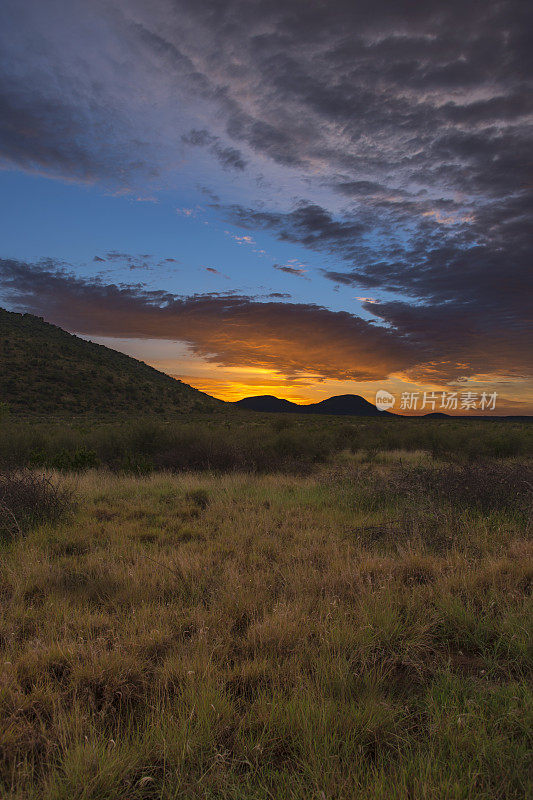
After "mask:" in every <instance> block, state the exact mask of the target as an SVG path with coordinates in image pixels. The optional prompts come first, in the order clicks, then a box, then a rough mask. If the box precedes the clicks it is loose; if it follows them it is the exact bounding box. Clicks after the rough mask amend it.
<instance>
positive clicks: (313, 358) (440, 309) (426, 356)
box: [0, 260, 531, 383]
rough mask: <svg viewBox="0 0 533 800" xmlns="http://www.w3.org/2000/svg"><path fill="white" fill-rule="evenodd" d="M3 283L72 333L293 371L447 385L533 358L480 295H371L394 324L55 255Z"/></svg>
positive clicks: (519, 333)
mask: <svg viewBox="0 0 533 800" xmlns="http://www.w3.org/2000/svg"><path fill="white" fill-rule="evenodd" d="M0 290H1V296H2V297H4V298H5V300H7V301H8V302H9V304H10V305H11V306H12V307H14V308H15V309H20V310H24V311H30V312H32V313H35V314H38V315H40V316H44V317H45V319H46V320H47V321H49V322H53V323H55V324H58V325H60V326H62V327H64V328H66V329H67V330H70V331H72V332H76V333H83V334H87V335H91V336H111V337H119V338H127V337H134V338H135V337H141V338H155V339H176V340H180V341H184V342H187V343H188V344H189V345H190V346H191V348H192V350H193V352H194V353H195V354H197V355H199V356H202V357H204V358H207V359H208V360H212V361H215V362H217V363H221V364H226V365H231V366H235V365H239V364H241V365H242V364H243V363H245V364H248V365H253V366H262V367H269V368H272V369H276V370H278V371H280V372H281V373H283V374H286V375H288V376H293V375H296V374H298V373H300V372H307V373H309V372H312V373H316V374H317V375H319V376H321V377H322V378H333V379H338V380H378V379H383V378H385V377H386V376H387V375H389V374H390V373H391V372H396V373H397V372H401V373H404V374H406V375H408V376H409V377H411V378H413V379H415V380H425V381H428V380H429V381H431V382H437V383H438V382H442V381H449V380H452V379H455V378H457V376H459V375H468V374H490V373H502V374H505V375H508V376H514V378H522V377H524V376H526V375H527V374H528V372H529V367H530V365H531V357H530V352H531V349H530V345H531V342H530V341H529V340H528V337H527V331H526V330H525V328H521V326H520V325H517V324H515V325H514V326H511V327H509V326H505V320H503V321H502V318H501V316H500V317H498V316H490V315H486V316H481V315H480V314H479V313H478V311H477V305H476V301H475V300H471V302H470V303H467V302H465V303H463V304H462V305H461V306H458V305H453V304H450V303H428V304H425V305H420V306H413V305H410V304H408V303H401V302H388V303H376V302H372V303H369V302H366V303H363V305H364V307H365V309H366V310H367V311H368V312H370V313H372V314H373V315H374V316H375V317H377V318H378V319H379V320H382V321H383V322H385V323H387V327H380V326H377V325H375V324H372V323H370V322H368V321H366V320H363V319H361V318H360V317H357V316H355V315H353V314H349V313H347V312H339V311H336V312H334V311H330V310H328V309H325V308H323V307H321V306H318V305H315V304H311V303H287V302H284V303H281V302H260V301H259V300H258V298H253V297H249V296H241V295H237V294H231V293H230V294H228V293H209V294H202V295H195V296H192V297H180V296H176V295H174V294H172V293H170V292H166V291H158V290H148V289H146V287H144V286H143V284H134V285H131V284H130V285H128V284H119V285H117V284H109V283H107V284H106V283H104V282H103V281H101V280H98V279H93V280H87V279H82V278H79V277H76V276H75V275H73V274H72V273H71V272H70V271H69V270H68V269H67V268H66V266H65V265H57V264H56V263H55V262H54V261H53V260H45V261H43V262H40V263H39V264H28V263H25V262H20V261H13V260H3V261H0ZM282 297H283V298H285V297H286V295H281V294H280V293H273V294H272V295H271V298H272V300H273V299H274V298H276V299H278V298H279V299H281V298H282ZM504 327H506V328H507V332H506V335H505V336H504V335H502V334H503V332H504V330H503V328H504Z"/></svg>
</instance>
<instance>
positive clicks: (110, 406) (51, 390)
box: [0, 309, 224, 414]
mask: <svg viewBox="0 0 533 800" xmlns="http://www.w3.org/2000/svg"><path fill="white" fill-rule="evenodd" d="M0 402H5V403H8V405H9V408H10V409H11V410H12V411H13V412H15V413H29V414H49V413H58V412H59V413H86V412H93V413H106V412H128V413H136V414H138V413H140V414H143V413H144V414H147V413H167V414H172V413H183V412H188V411H203V410H205V411H210V410H216V409H219V408H223V407H224V404H223V403H222V402H221V401H219V400H215V399H214V398H213V397H210V396H209V395H206V394H204V393H203V392H200V391H198V390H197V389H193V388H192V387H191V386H188V385H187V384H185V383H182V382H181V381H179V380H176V379H175V378H171V377H170V376H169V375H165V374H164V373H162V372H159V371H158V370H156V369H154V368H153V367H150V366H148V364H145V363H144V362H142V361H137V360H136V359H135V358H130V356H126V355H124V354H123V353H119V352H117V351H116V350H111V349H110V348H109V347H104V346H103V345H100V344H95V343H94V342H87V341H85V340H84V339H80V338H79V337H78V336H74V335H72V334H70V333H67V332H66V331H64V330H62V329H61V328H58V327H56V326H55V325H50V324H49V323H47V322H44V320H43V319H41V318H40V317H35V316H33V315H32V314H17V313H13V312H10V311H6V310H4V309H0Z"/></svg>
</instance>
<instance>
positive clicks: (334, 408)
mask: <svg viewBox="0 0 533 800" xmlns="http://www.w3.org/2000/svg"><path fill="white" fill-rule="evenodd" d="M233 405H235V406H237V407H238V408H245V409H248V410H250V411H263V412H275V413H286V414H336V415H343V414H344V415H351V416H358V417H394V416H395V414H391V413H390V412H389V411H378V409H377V408H376V406H374V405H372V403H369V402H368V400H365V399H364V397H360V395H358V394H341V395H337V396H336V397H328V398H327V399H326V400H321V401H320V402H318V403H306V404H305V405H299V404H298V403H292V402H290V401H289V400H282V399H280V398H278V397H274V396H273V395H268V394H266V395H261V396H259V397H245V398H243V399H242V400H237V401H236V402H235V403H233Z"/></svg>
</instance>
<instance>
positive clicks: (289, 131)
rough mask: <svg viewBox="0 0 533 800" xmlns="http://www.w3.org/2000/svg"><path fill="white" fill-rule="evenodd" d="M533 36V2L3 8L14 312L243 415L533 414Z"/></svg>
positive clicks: (2, 85) (3, 117)
mask: <svg viewBox="0 0 533 800" xmlns="http://www.w3.org/2000/svg"><path fill="white" fill-rule="evenodd" d="M532 31H533V6H532V4H531V3H528V2H525V1H524V0H498V1H496V0H483V1H482V2H481V1H479V2H478V0H468V1H467V2H464V0H461V2H459V1H458V0H440V1H439V2H437V0H426V1H425V2H424V3H421V2H419V0H418V1H417V2H415V0H372V2H370V1H369V0H361V1H358V0H328V1H327V2H326V1H325V0H283V1H282V2H281V0H194V2H193V1H192V0H91V2H87V0H47V2H46V3H43V2H42V1H41V0H23V2H21V0H3V3H2V7H1V10H0V53H1V55H0V199H1V204H2V213H1V215H0V304H1V305H2V306H3V307H5V308H8V309H10V310H14V311H25V312H30V313H33V314H37V315H39V316H42V317H44V319H45V320H47V321H48V322H51V323H53V324H56V325H59V326H61V327H62V328H64V329H66V330H68V331H70V332H72V333H76V334H78V335H81V336H83V337H85V338H88V339H91V340H93V341H98V342H100V343H102V344H106V345H107V346H109V347H113V348H115V349H118V350H121V351H123V352H125V353H127V354H129V355H132V356H134V357H136V358H140V359H142V360H144V361H146V362H148V363H150V364H152V365H153V366H155V367H156V368H158V369H161V370H163V371H165V372H168V373H169V374H171V375H174V376H176V377H179V378H181V379H182V380H183V381H185V382H187V383H189V384H191V385H193V386H195V387H197V388H199V389H201V390H202V391H206V392H208V393H210V394H212V395H214V396H216V397H220V398H222V399H225V400H237V399H239V398H241V397H246V396H250V395H261V394H273V395H276V396H277V397H284V398H287V399H289V400H294V401H296V402H313V401H317V400H321V399H324V398H326V397H329V396H331V395H335V394H347V393H353V394H360V395H362V396H364V397H366V398H367V399H368V400H370V401H371V402H373V401H374V398H375V393H376V391H378V390H379V389H385V390H387V391H389V392H391V393H392V394H393V395H394V397H395V400H396V405H395V407H394V409H393V410H397V411H401V412H402V413H415V412H416V411H419V410H421V408H420V405H419V406H418V408H412V407H411V408H409V407H408V406H407V403H406V402H405V401H404V405H403V409H402V408H401V406H400V404H401V400H400V398H401V397H404V398H406V397H407V396H411V397H414V396H415V395H416V396H417V397H416V399H415V402H419V403H420V404H422V403H423V400H424V396H426V398H429V397H431V395H432V393H435V396H438V397H439V398H442V396H443V395H445V396H446V397H450V396H451V395H452V394H454V393H457V396H458V398H459V405H458V407H457V413H466V411H468V412H469V413H475V412H476V413H479V411H480V410H481V408H480V406H479V405H478V406H476V405H475V404H477V403H479V402H481V398H482V397H483V396H485V397H489V396H491V395H492V396H495V397H497V401H496V407H495V409H494V413H499V414H532V413H533V379H532V378H533V376H532V373H533V370H532V366H533V358H532V353H533V338H532V330H533V326H532V314H531V308H532V297H533V293H532V286H531V283H532V280H531V278H532V268H531V267H532V250H533V248H532V230H533V227H532V216H533V203H532V198H533V169H532V133H533V126H532V122H533V100H532V98H533V92H532V89H533V86H532V75H533V68H532V67H533V41H532V40H533V35H532V33H531V32H532ZM466 393H469V396H470V400H471V401H472V398H473V397H474V401H473V402H474V406H472V404H470V407H469V408H468V409H467V408H466V407H465V409H461V403H462V398H464V397H465V395H466ZM494 393H496V395H494ZM441 403H442V401H439V402H438V403H437V406H436V407H435V408H433V407H429V408H427V409H426V410H430V411H431V410H437V411H438V410H442V409H441V408H440V407H439V406H440V405H441ZM450 410H451V411H452V413H453V406H452V408H451V409H447V411H450Z"/></svg>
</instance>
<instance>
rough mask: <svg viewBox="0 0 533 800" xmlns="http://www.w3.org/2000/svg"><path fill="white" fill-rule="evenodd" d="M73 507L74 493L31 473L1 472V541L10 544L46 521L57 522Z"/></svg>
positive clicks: (42, 476) (44, 477)
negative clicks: (9, 542) (17, 537)
mask: <svg viewBox="0 0 533 800" xmlns="http://www.w3.org/2000/svg"><path fill="white" fill-rule="evenodd" d="M73 505H74V498H73V495H72V492H71V491H70V490H68V489H66V488H64V487H59V486H55V485H54V484H53V483H52V482H51V481H50V480H49V479H48V478H47V477H46V476H45V475H39V474H37V473H35V472H31V471H22V472H4V473H0V539H2V540H4V541H10V540H11V539H13V538H15V537H16V536H21V535H23V534H25V533H27V532H28V531H29V530H31V529H32V528H34V527H36V526H37V525H41V524H43V523H45V522H58V521H59V520H60V519H62V518H63V517H64V516H65V515H66V514H67V513H68V512H69V511H70V510H71V509H72V508H73Z"/></svg>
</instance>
